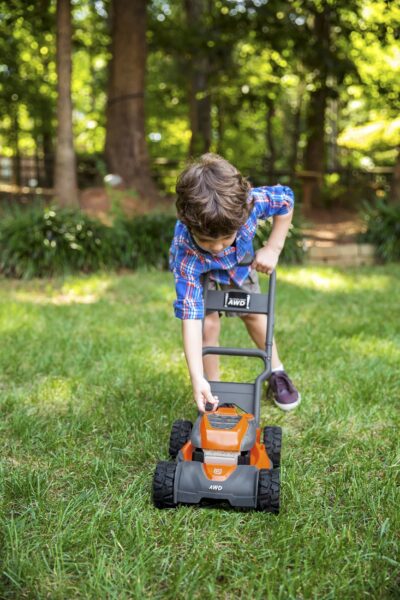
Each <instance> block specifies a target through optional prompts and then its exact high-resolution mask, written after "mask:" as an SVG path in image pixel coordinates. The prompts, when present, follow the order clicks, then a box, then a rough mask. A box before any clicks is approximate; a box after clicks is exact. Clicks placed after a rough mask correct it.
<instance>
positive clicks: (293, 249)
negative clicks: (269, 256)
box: [254, 216, 305, 265]
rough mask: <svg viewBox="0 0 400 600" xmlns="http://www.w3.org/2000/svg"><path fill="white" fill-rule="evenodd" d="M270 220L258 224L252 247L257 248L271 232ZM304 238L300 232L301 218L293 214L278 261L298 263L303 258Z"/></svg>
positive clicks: (290, 263) (291, 263)
mask: <svg viewBox="0 0 400 600" xmlns="http://www.w3.org/2000/svg"><path fill="white" fill-rule="evenodd" d="M271 227H272V222H271V221H270V220H268V221H263V222H261V223H260V224H259V226H258V228H257V232H256V237H255V238H254V248H255V250H258V249H259V248H261V246H262V245H263V243H264V242H265V241H266V240H267V239H268V237H269V235H270V233H271ZM304 253H305V247H304V239H303V234H302V232H301V220H300V219H299V217H297V216H295V217H294V220H293V222H292V224H291V226H290V229H289V232H288V235H287V238H286V241H285V245H284V247H283V250H282V253H281V255H280V262H281V263H283V264H289V265H294V264H300V263H302V262H303V260H304Z"/></svg>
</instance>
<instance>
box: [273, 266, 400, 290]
mask: <svg viewBox="0 0 400 600" xmlns="http://www.w3.org/2000/svg"><path fill="white" fill-rule="evenodd" d="M278 276H279V279H280V280H282V281H286V282H288V283H293V284H295V285H296V286H299V287H304V288H310V289H314V290H320V291H323V292H324V291H326V292H335V291H344V292H346V291H347V292H351V291H365V292H368V291H369V290H382V291H387V290H388V289H389V287H390V285H391V278H390V275H387V274H385V273H379V271H373V272H372V271H371V268H370V267H361V268H358V269H343V270H339V269H334V268H330V267H303V268H300V269H296V270H290V269H287V268H286V269H280V270H279V273H278Z"/></svg>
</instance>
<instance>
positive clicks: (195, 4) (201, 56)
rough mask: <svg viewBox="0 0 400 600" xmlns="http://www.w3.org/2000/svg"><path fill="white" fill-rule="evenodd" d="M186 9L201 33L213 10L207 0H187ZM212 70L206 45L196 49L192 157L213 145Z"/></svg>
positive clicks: (191, 80) (191, 70) (191, 95)
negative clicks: (209, 80) (210, 81)
mask: <svg viewBox="0 0 400 600" xmlns="http://www.w3.org/2000/svg"><path fill="white" fill-rule="evenodd" d="M185 9H186V18H187V23H188V26H189V28H190V30H192V31H193V32H194V34H196V35H197V36H198V35H199V31H201V30H202V29H204V17H205V15H206V14H207V12H208V9H209V7H208V3H207V0H185ZM204 39H205V38H204ZM209 71H210V65H209V59H208V55H207V53H206V52H205V51H204V50H203V48H195V49H194V50H193V52H192V56H191V59H190V65H189V117H190V128H191V131H192V136H191V139H190V146H189V154H190V156H198V155H199V154H203V153H204V152H208V151H209V150H210V146H211V95H210V91H209V82H208V79H209Z"/></svg>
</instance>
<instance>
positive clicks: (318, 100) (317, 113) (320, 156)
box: [303, 86, 327, 211]
mask: <svg viewBox="0 0 400 600" xmlns="http://www.w3.org/2000/svg"><path fill="white" fill-rule="evenodd" d="M326 98H327V90H326V87H325V86H323V87H321V88H319V89H318V90H316V91H315V92H312V94H311V96H310V102H309V106H308V115H307V131H308V132H309V133H308V140H307V146H306V150H305V155H304V168H305V170H306V171H307V172H308V177H307V182H306V183H305V184H304V196H303V207H304V209H305V211H307V210H309V209H310V208H311V207H312V206H316V205H317V204H318V202H319V199H320V195H321V188H322V177H323V172H324V165H325V137H324V125H325V110H326Z"/></svg>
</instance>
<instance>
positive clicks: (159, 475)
mask: <svg viewBox="0 0 400 600" xmlns="http://www.w3.org/2000/svg"><path fill="white" fill-rule="evenodd" d="M175 471H176V463H171V462H166V461H163V462H159V463H158V464H157V466H156V470H155V473H154V478H153V501H154V504H155V506H156V507H157V508H174V507H175V506H176V503H175V502H174V481H175Z"/></svg>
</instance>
